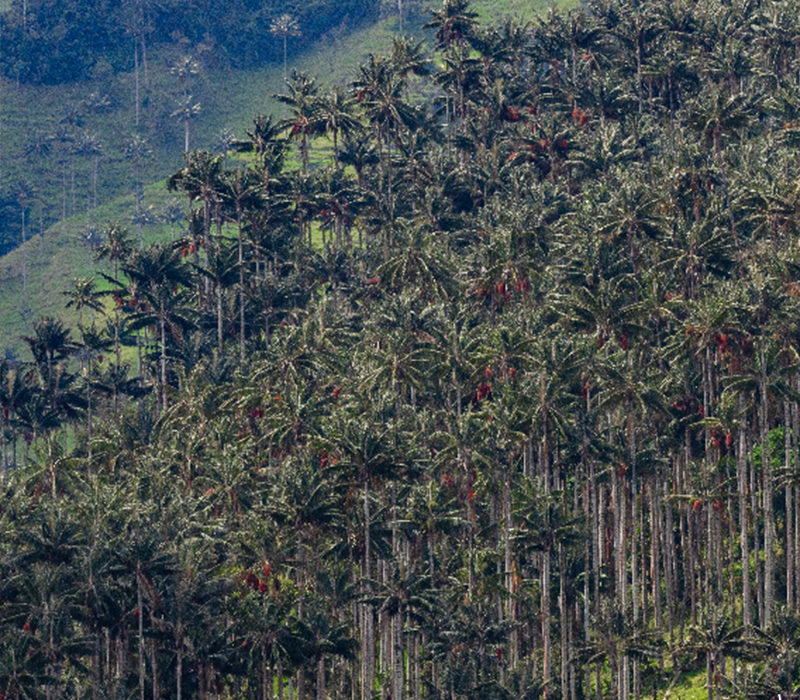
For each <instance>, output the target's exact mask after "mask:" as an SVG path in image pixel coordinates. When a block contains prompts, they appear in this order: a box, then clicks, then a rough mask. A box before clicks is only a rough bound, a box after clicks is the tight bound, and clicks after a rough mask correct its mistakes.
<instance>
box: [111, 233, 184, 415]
mask: <svg viewBox="0 0 800 700" xmlns="http://www.w3.org/2000/svg"><path fill="white" fill-rule="evenodd" d="M180 260H181V258H180V252H179V251H178V250H176V249H173V248H172V247H171V246H168V245H164V244H162V245H152V246H150V247H148V248H145V249H143V250H141V251H138V252H136V253H135V254H133V255H132V256H131V257H130V258H129V259H128V260H127V261H126V262H125V263H124V264H123V265H122V270H123V272H124V273H125V274H126V276H127V277H128V279H129V280H130V281H131V282H132V283H135V285H136V287H137V289H138V293H139V294H140V297H141V298H140V299H139V301H140V302H144V303H146V306H145V307H144V308H142V310H140V311H136V312H135V313H134V315H133V319H132V324H131V329H132V330H135V329H136V328H143V327H146V326H150V325H156V326H157V328H158V333H159V339H160V346H161V358H160V364H161V371H160V384H161V403H162V408H163V409H164V410H166V408H167V326H168V325H169V327H170V330H171V331H172V332H174V333H175V334H176V335H177V334H178V333H179V332H180V331H181V329H183V328H187V327H190V326H191V322H190V321H189V319H188V317H187V316H186V315H185V314H184V313H183V312H182V310H181V308H180V306H179V305H178V304H176V303H175V302H176V300H177V298H178V296H177V294H178V288H179V287H180V286H181V285H184V286H185V285H188V284H190V283H191V281H192V279H191V277H190V275H189V272H188V270H187V268H186V267H184V266H183V265H181V262H180Z"/></svg>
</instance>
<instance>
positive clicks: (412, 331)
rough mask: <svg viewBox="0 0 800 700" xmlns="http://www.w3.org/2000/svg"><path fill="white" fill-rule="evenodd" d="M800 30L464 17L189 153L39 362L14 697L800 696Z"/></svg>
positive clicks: (607, 7) (5, 683)
mask: <svg viewBox="0 0 800 700" xmlns="http://www.w3.org/2000/svg"><path fill="white" fill-rule="evenodd" d="M799 9H800V7H798V4H797V3H796V2H794V1H793V0H778V1H776V2H769V3H767V2H756V1H749V0H744V1H741V0H732V1H731V2H719V1H718V0H696V1H695V0H691V1H690V0H679V1H678V2H666V1H659V2H655V1H654V2H649V1H648V2H643V1H641V0H597V1H596V2H591V3H590V4H589V5H588V6H586V7H584V8H582V9H579V10H575V11H572V12H570V13H568V14H564V13H555V12H554V13H551V14H549V15H548V16H547V17H546V18H543V19H542V21H541V22H537V23H536V24H535V25H533V26H521V25H519V24H517V23H514V22H511V21H508V22H505V23H503V24H501V25H500V26H496V27H481V26H478V24H477V23H476V21H475V18H474V15H473V14H472V13H471V12H470V9H469V7H468V5H467V4H466V2H465V0H445V3H444V4H443V6H442V7H441V8H440V9H439V10H437V11H436V12H435V13H433V14H432V16H431V19H430V24H429V27H430V30H431V35H432V37H435V38H433V39H432V42H433V43H434V44H435V49H432V52H431V53H430V54H429V53H428V52H427V49H425V48H424V46H423V45H422V44H418V43H416V42H415V41H413V40H407V39H398V40H397V41H396V42H395V44H394V47H393V50H392V51H391V53H390V55H387V56H370V57H369V58H368V59H367V60H366V61H365V62H364V64H363V65H362V66H361V68H360V69H359V71H358V73H357V75H355V76H353V79H352V83H351V84H350V85H349V86H347V88H346V89H334V90H332V91H325V90H322V89H320V88H318V87H317V85H316V83H315V81H314V80H313V78H312V77H309V76H307V75H304V74H295V75H293V76H291V77H290V79H289V80H288V81H287V83H286V89H285V92H284V94H283V95H281V101H282V102H283V103H284V106H285V111H284V113H283V114H282V115H278V117H262V116H259V117H256V118H255V119H254V121H253V126H252V128H251V130H250V131H249V132H248V133H247V134H246V135H245V134H242V135H241V140H240V141H239V142H237V144H236V145H237V148H238V150H239V151H240V153H241V155H240V156H239V157H238V159H230V158H228V159H227V160H224V159H223V158H222V157H220V156H212V155H210V154H208V153H204V152H191V153H189V154H187V157H186V166H185V168H183V169H181V170H180V171H179V172H177V173H175V174H174V175H173V176H172V177H171V178H170V180H169V187H170V188H171V189H173V190H174V191H175V192H179V193H181V194H182V196H184V201H185V206H186V212H187V221H188V234H187V235H185V236H182V237H180V238H179V239H176V240H174V241H167V242H164V243H161V244H157V245H152V246H149V247H146V246H142V245H137V241H136V240H135V237H132V236H131V235H130V234H128V232H127V231H125V229H124V228H122V227H120V226H115V227H111V228H110V229H109V230H108V231H106V233H105V240H104V243H103V245H102V246H101V247H100V248H99V249H98V254H99V257H100V258H102V259H103V260H105V268H104V269H105V273H104V275H103V277H102V278H100V277H98V278H96V279H79V280H75V284H74V287H73V288H71V289H69V290H65V292H64V303H65V305H69V306H71V307H74V308H76V309H77V310H78V313H79V316H80V319H81V321H80V324H79V326H78V328H76V329H68V328H66V327H65V326H64V325H63V324H62V323H61V322H60V321H58V320H56V319H52V318H41V319H40V320H38V321H37V322H36V323H35V325H34V328H33V332H32V333H31V335H30V336H29V337H27V338H25V340H26V342H27V345H28V346H29V348H30V351H31V356H32V361H31V362H28V363H24V362H22V363H18V362H14V363H12V362H9V361H6V362H5V363H4V364H3V365H2V369H1V371H2V378H3V381H2V384H0V392H1V393H0V404H2V410H1V411H0V429H2V437H3V442H2V462H3V466H4V474H3V480H2V482H0V484H2V489H3V495H2V499H0V528H2V529H1V530H0V532H2V537H0V697H2V698H6V699H9V700H10V699H11V698H14V699H16V698H38V697H43V698H48V699H49V698H60V697H76V698H77V697H84V698H93V699H97V698H122V697H125V698H129V697H135V698H145V697H148V698H150V697H152V698H189V697H200V698H234V697H236V698H259V699H261V698H274V697H279V698H290V697H291V698H294V697H297V698H310V697H315V698H325V697H330V698H350V697H352V698H362V699H366V698H372V697H380V698H382V699H383V700H386V699H387V698H392V700H399V699H400V698H410V699H416V698H438V697H442V698H445V697H446V698H562V700H567V699H569V700H578V699H579V698H587V699H588V698H597V699H598V700H599V699H600V698H603V697H612V698H619V699H620V700H629V698H632V697H633V698H639V697H642V696H645V695H646V696H649V695H652V696H653V697H664V696H668V695H669V693H670V692H671V691H672V690H673V689H674V687H675V684H676V683H677V682H678V680H679V679H680V678H681V677H683V676H685V675H686V674H689V675H691V674H695V675H697V676H698V677H700V678H701V679H702V680H701V684H702V685H704V686H705V690H703V691H702V692H703V693H704V694H705V693H707V697H708V698H709V700H715V699H716V698H723V697H724V698H728V697H730V698H734V697H735V698H754V699H755V698H764V699H766V698H772V697H776V696H779V694H782V697H787V696H788V697H791V696H792V694H793V693H794V691H795V689H796V686H797V685H798V683H800V615H799V613H798V611H799V610H800V464H799V463H798V456H799V455H800V452H799V451H798V450H799V449H800V446H799V445H798V435H800V356H799V355H798V341H800V324H799V323H798V319H800V253H799V251H798V246H797V236H798V213H799V211H800V184H799V183H800V162H798V159H797V148H798V146H800V121H799V120H800V114H799V111H798V110H799V109H800V24H799V23H798V16H800V15H799V14H798V10H799ZM232 164H233V165H232Z"/></svg>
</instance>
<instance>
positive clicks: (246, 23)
mask: <svg viewBox="0 0 800 700" xmlns="http://www.w3.org/2000/svg"><path fill="white" fill-rule="evenodd" d="M25 4H26V5H27V7H26V11H25V13H24V14H23V0H14V1H13V2H12V4H11V9H10V10H8V11H7V12H4V13H2V14H0V46H1V47H2V51H0V71H2V72H3V74H4V75H6V76H7V77H9V78H12V79H15V80H20V81H22V82H26V83H44V84H56V83H64V82H71V81H75V80H82V79H85V78H87V77H88V76H89V75H90V73H91V72H92V70H93V69H94V68H95V66H97V65H99V64H100V63H101V62H102V63H105V64H107V65H111V67H112V68H113V69H114V70H118V71H119V70H130V69H131V68H132V67H133V62H134V51H133V44H134V41H135V40H139V39H141V38H142V37H144V38H145V39H146V41H147V43H150V44H163V43H166V42H173V41H176V40H177V39H180V40H186V41H188V42H189V44H190V45H197V44H199V43H201V42H204V43H205V45H206V47H207V48H209V49H211V50H212V51H213V53H214V56H215V60H217V61H223V62H226V63H228V64H229V65H232V66H237V67H251V66H253V65H257V64H259V63H261V62H264V61H277V60H279V59H280V58H281V56H282V45H279V42H278V41H276V40H275V39H273V38H272V37H271V36H270V34H269V27H270V22H271V20H272V19H274V18H275V17H277V16H278V15H280V14H281V13H285V12H289V13H290V14H292V15H293V16H294V17H295V18H296V19H297V20H298V22H299V24H300V27H301V29H302V34H301V36H298V37H296V39H295V40H293V41H292V42H291V51H292V53H295V52H296V51H298V50H301V49H302V48H304V47H305V46H307V45H308V44H310V43H312V42H314V41H315V40H317V39H318V38H319V37H320V36H321V35H322V34H324V33H325V32H326V31H328V30H329V29H330V28H332V27H336V26H338V25H339V24H341V23H342V22H343V21H346V22H348V23H349V24H350V25H351V26H355V25H357V24H358V23H360V22H362V21H364V20H365V19H369V18H373V17H375V16H376V14H375V13H376V8H375V6H374V5H373V4H372V3H365V2H363V0H344V1H343V2H336V3H330V2H323V1H322V0H314V1H313V2H289V3H277V4H276V3H275V2H272V1H266V0H234V1H232V2H225V3H215V2H209V1H208V0H198V1H196V2H188V3H187V2H177V1H176V0H167V1H166V2H153V1H152V0H128V1H126V2H110V1H109V0H25Z"/></svg>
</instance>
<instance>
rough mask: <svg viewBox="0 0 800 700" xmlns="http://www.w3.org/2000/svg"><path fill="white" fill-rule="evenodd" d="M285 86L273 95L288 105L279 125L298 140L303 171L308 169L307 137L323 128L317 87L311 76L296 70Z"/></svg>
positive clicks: (290, 136)
mask: <svg viewBox="0 0 800 700" xmlns="http://www.w3.org/2000/svg"><path fill="white" fill-rule="evenodd" d="M286 88H287V92H286V93H285V94H277V95H274V97H275V99H277V100H278V101H279V102H282V103H283V104H285V105H287V106H288V107H289V112H290V115H289V116H288V117H286V118H285V119H282V120H281V122H280V125H281V126H282V127H283V128H284V129H288V132H289V138H292V139H295V140H297V141H299V142H300V160H301V163H302V166H303V173H305V172H306V171H307V170H308V139H309V137H310V136H314V135H316V134H318V133H320V131H321V130H322V129H323V128H324V125H323V122H322V121H321V119H320V112H319V98H318V89H317V85H316V81H315V80H314V79H313V78H310V77H309V76H308V74H306V73H297V72H296V71H293V72H292V79H291V80H289V81H288V82H287V83H286Z"/></svg>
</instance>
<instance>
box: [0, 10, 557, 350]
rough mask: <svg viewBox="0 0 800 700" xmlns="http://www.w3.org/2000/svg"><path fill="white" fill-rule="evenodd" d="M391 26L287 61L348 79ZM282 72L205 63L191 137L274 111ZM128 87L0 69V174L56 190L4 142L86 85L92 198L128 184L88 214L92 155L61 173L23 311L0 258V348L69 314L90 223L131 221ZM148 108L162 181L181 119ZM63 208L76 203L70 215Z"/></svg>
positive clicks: (35, 244)
mask: <svg viewBox="0 0 800 700" xmlns="http://www.w3.org/2000/svg"><path fill="white" fill-rule="evenodd" d="M566 4H569V3H566ZM544 7H545V5H544V3H542V4H536V3H533V4H532V3H529V2H524V1H522V0H497V1H489V0H483V1H480V2H475V3H474V8H475V11H476V12H477V13H478V15H479V16H480V17H481V18H482V20H485V21H487V22H491V21H500V20H502V19H503V18H504V17H508V16H516V17H530V16H533V15H534V13H535V12H536V11H540V10H541V9H543V8H544ZM409 31H412V32H413V33H415V34H417V35H418V36H423V35H424V34H425V32H424V31H423V30H422V29H421V26H420V25H419V24H417V25H416V27H415V28H412V29H409ZM396 32H397V20H396V19H395V18H389V19H386V20H383V21H381V22H378V23H375V24H374V25H372V26H369V27H364V28H361V29H358V30H356V31H351V32H347V33H342V32H337V31H334V32H332V33H331V36H330V38H329V39H326V40H324V41H321V42H320V43H319V45H318V46H317V47H316V49H315V50H314V51H310V52H306V53H305V54H303V55H301V56H300V57H299V58H297V60H296V61H294V62H293V63H292V65H291V66H290V69H292V70H298V71H306V72H307V73H308V74H309V75H311V76H314V77H316V79H317V81H318V82H319V83H320V84H321V85H328V86H331V85H335V84H341V85H346V84H347V83H348V82H349V81H350V80H352V79H353V76H354V75H355V74H356V71H357V68H358V66H359V64H361V63H362V62H363V61H364V60H365V59H366V57H367V56H368V55H369V54H370V53H380V52H382V51H385V50H387V49H388V48H389V47H390V46H391V40H392V37H394V36H396V35H397V33H396ZM175 58H176V57H175V56H174V55H172V54H168V55H166V56H162V57H159V60H158V61H156V60H154V61H153V63H154V64H156V65H158V64H162V69H161V70H160V71H157V70H156V69H155V68H154V69H153V70H152V71H151V77H150V80H151V88H150V89H151V91H152V93H153V94H163V93H166V92H168V91H169V90H170V89H173V90H174V85H172V83H174V79H173V77H172V76H171V75H170V73H169V71H167V70H164V69H163V64H165V63H169V62H170V61H174V60H175ZM282 82H283V80H282V67H280V66H270V67H265V68H262V69H259V70H240V71H224V72H218V71H214V70H207V71H203V72H202V74H201V75H200V77H199V78H198V85H197V88H198V93H199V95H198V99H199V101H200V103H201V113H200V116H199V119H198V120H197V122H196V124H193V127H192V141H191V147H192V148H202V149H208V150H212V151H215V150H217V149H218V148H219V147H220V146H219V142H220V135H221V134H222V133H223V132H227V133H228V134H233V135H235V136H236V137H238V138H241V137H243V136H244V132H245V131H246V130H247V129H248V128H250V127H251V122H252V118H253V117H254V116H255V115H256V114H276V115H277V116H281V115H282V114H283V112H282V107H281V106H280V105H279V104H278V103H277V102H276V101H275V100H274V99H273V98H272V95H273V94H275V93H277V92H280V91H281V88H282ZM133 91H134V84H133V74H130V73H127V74H121V75H119V76H116V77H114V78H110V77H108V78H106V79H105V80H104V81H100V80H98V81H95V82H89V83H81V84H78V85H60V86H49V87H33V86H24V85H23V86H18V85H15V84H13V83H11V82H9V81H7V80H4V79H2V78H0V92H3V94H4V97H5V99H4V100H2V101H0V144H6V146H7V148H0V173H2V172H4V173H5V176H6V178H7V179H8V178H11V177H23V178H24V179H25V180H27V181H28V182H29V183H30V184H31V185H32V186H33V185H34V184H35V183H37V182H41V183H49V192H50V196H51V197H57V198H58V197H60V196H61V191H60V190H61V179H62V176H63V175H64V173H63V172H60V171H59V169H58V166H57V164H56V167H55V169H53V166H54V163H53V160H54V159H50V160H47V161H44V163H45V165H43V166H42V167H41V168H40V169H37V170H35V171H33V172H29V173H27V174H25V175H16V176H14V175H10V174H9V172H11V173H13V172H17V171H19V163H11V162H9V160H8V159H9V156H8V155H7V152H8V151H13V150H18V149H15V148H14V144H20V143H26V142H27V141H29V140H30V139H31V138H32V137H33V135H36V134H42V135H44V134H47V133H50V132H52V131H53V130H55V129H57V127H58V119H57V116H56V115H59V114H64V113H65V107H64V106H65V105H76V104H78V103H80V102H81V100H85V99H86V97H87V96H89V95H106V96H108V98H109V100H110V102H111V107H109V108H107V109H102V110H100V111H98V112H95V113H92V114H91V115H89V116H87V117H86V118H85V120H86V124H87V128H88V129H89V130H90V131H92V132H94V133H96V134H98V135H100V139H101V140H102V141H103V142H106V143H108V144H109V145H108V146H107V147H106V148H105V150H106V151H108V152H110V153H112V154H113V157H112V158H105V157H103V158H101V160H100V173H101V181H102V183H103V184H102V185H101V197H100V199H101V202H102V195H103V194H104V193H105V194H110V193H113V192H124V193H126V194H123V195H118V196H115V197H112V200H111V201H107V202H106V203H101V204H99V206H98V210H97V215H96V217H97V218H96V221H95V220H94V218H95V217H94V213H93V212H92V214H87V204H86V200H87V195H88V194H89V192H90V189H91V176H92V168H91V165H92V164H91V162H90V161H89V160H88V159H84V160H83V161H81V162H80V163H78V164H77V165H76V174H75V185H74V190H75V196H74V197H73V196H72V192H73V184H72V178H70V177H69V176H68V177H67V185H66V190H67V212H68V218H67V219H66V221H65V222H64V223H63V225H62V222H60V221H59V222H56V223H52V224H49V225H46V229H45V232H44V235H43V236H39V235H37V236H36V237H35V240H31V241H30V242H29V243H28V245H27V253H26V256H27V263H28V266H29V271H28V275H29V283H28V285H29V304H30V313H29V314H23V308H24V303H23V295H22V287H23V280H22V277H23V275H22V270H23V260H22V258H23V254H22V251H21V250H19V249H17V250H15V251H12V252H10V253H8V254H7V255H5V256H3V257H1V258H0V298H2V299H3V304H2V305H0V348H9V349H12V350H13V351H14V352H17V353H19V352H24V344H22V343H21V341H20V340H19V338H20V336H21V335H24V334H26V333H29V332H30V322H31V320H32V319H33V318H35V317H36V316H39V315H53V316H60V317H62V318H65V319H67V320H70V319H72V320H74V319H73V318H72V316H71V313H70V312H69V310H65V309H64V308H63V298H62V296H61V295H60V292H61V291H62V290H65V289H67V288H69V287H70V286H71V284H72V280H73V279H74V278H76V277H86V276H89V275H91V274H92V266H90V264H89V255H88V250H87V248H86V245H85V243H86V235H87V230H88V229H89V228H90V227H94V228H95V229H96V230H98V231H101V230H102V229H103V228H104V227H105V226H106V225H107V224H108V223H112V222H113V223H121V224H123V225H126V226H128V227H129V228H130V229H131V230H134V229H135V228H136V226H135V224H134V223H133V222H132V217H134V215H135V212H136V206H135V201H134V195H133V191H134V185H133V172H132V164H131V161H130V158H129V157H126V155H125V143H126V141H127V140H129V139H130V134H131V129H132V125H133V122H134V112H133V108H132V105H131V99H130V97H131V96H132V94H133ZM67 111H68V110H67ZM43 115H44V116H43ZM150 117H151V118H152V120H153V121H154V122H155V123H156V124H157V125H160V126H161V127H162V128H163V131H160V130H159V129H158V128H155V127H151V128H150V137H151V139H152V140H153V141H154V143H153V147H152V149H151V150H152V155H151V157H150V158H148V159H147V160H145V161H144V162H143V163H142V175H141V179H142V180H143V181H144V182H148V181H152V182H162V178H164V177H165V176H166V175H169V174H171V173H172V172H175V171H176V170H177V169H179V168H180V167H181V166H182V165H183V158H182V155H181V136H182V127H181V125H180V124H178V123H175V122H174V120H171V119H169V118H168V117H167V116H166V114H165V112H164V109H163V108H162V109H161V111H160V114H157V115H150ZM145 119H146V115H143V116H142V120H143V121H145ZM120 126H121V127H122V128H120ZM8 146H10V147H11V148H8ZM4 154H6V155H4ZM15 168H16V170H15ZM169 201H170V198H169V197H168V196H167V193H166V191H165V190H164V188H163V185H162V184H156V185H152V186H148V187H146V188H145V198H144V200H143V202H142V209H143V210H145V211H147V212H150V213H151V214H152V215H153V216H151V217H150V219H151V220H152V219H157V218H158V216H159V215H160V214H162V213H163V209H164V207H165V205H166V204H167V203H168V202H169ZM73 203H74V205H73ZM42 207H44V208H45V210H46V212H47V213H46V214H44V216H48V217H49V218H52V217H53V216H58V215H59V213H60V208H59V203H58V202H52V201H50V202H47V203H45V204H43V203H41V202H37V203H35V204H33V205H32V206H31V208H30V209H29V213H28V217H29V219H30V220H29V221H28V236H29V237H30V235H31V233H36V234H39V233H40V231H41V228H40V221H41V219H42V214H41V211H42ZM71 210H74V212H75V213H74V215H72V216H69V212H70V211H71ZM178 225H179V226H180V225H182V224H178ZM141 227H142V230H143V235H144V236H146V237H147V238H148V239H153V238H154V237H157V236H158V235H159V234H161V233H162V232H163V231H165V230H167V229H168V228H169V227H168V226H166V225H165V224H163V223H155V224H148V223H146V222H145V223H143V224H141Z"/></svg>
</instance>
